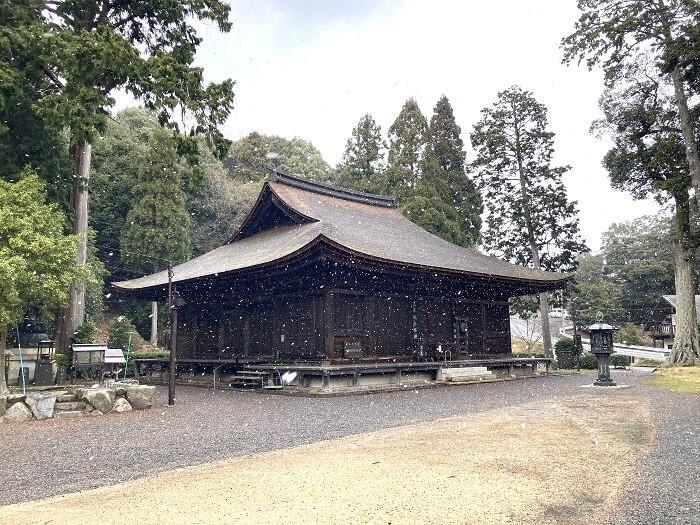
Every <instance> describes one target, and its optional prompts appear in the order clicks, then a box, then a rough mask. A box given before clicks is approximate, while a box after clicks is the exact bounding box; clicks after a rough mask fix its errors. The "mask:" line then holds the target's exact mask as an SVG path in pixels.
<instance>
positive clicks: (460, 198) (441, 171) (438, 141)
mask: <svg viewBox="0 0 700 525" xmlns="http://www.w3.org/2000/svg"><path fill="white" fill-rule="evenodd" d="M461 133H462V130H461V128H460V127H459V126H458V125H457V121H456V120H455V117H454V111H453V110H452V105H451V104H450V101H449V100H448V99H447V97H446V96H445V95H443V96H442V97H440V100H438V102H437V104H436V105H435V109H434V112H433V116H432V117H431V119H430V128H429V142H428V148H427V150H426V155H425V159H424V162H423V167H424V179H425V183H427V184H428V185H430V186H432V187H433V188H434V190H435V192H436V194H437V195H438V197H439V199H440V200H441V201H442V202H443V203H444V204H445V205H447V206H448V207H450V208H452V209H453V210H454V212H455V214H456V217H457V224H458V227H459V230H460V232H461V234H462V236H463V238H464V240H463V241H462V242H459V243H457V244H461V245H464V246H472V245H474V244H477V242H478V241H479V237H480V232H481V213H482V212H483V204H482V201H481V195H480V194H479V190H478V189H477V188H476V185H475V184H474V181H472V179H471V178H470V177H469V175H467V172H466V163H465V158H466V153H465V151H464V141H463V140H462V138H461ZM443 208H444V206H443ZM431 231H432V230H431ZM433 233H435V232H433Z"/></svg>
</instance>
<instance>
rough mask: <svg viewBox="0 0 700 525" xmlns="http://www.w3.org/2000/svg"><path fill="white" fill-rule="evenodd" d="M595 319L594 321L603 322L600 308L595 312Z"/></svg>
mask: <svg viewBox="0 0 700 525" xmlns="http://www.w3.org/2000/svg"><path fill="white" fill-rule="evenodd" d="M595 320H596V322H598V323H602V322H603V312H601V311H600V310H598V313H597V314H595Z"/></svg>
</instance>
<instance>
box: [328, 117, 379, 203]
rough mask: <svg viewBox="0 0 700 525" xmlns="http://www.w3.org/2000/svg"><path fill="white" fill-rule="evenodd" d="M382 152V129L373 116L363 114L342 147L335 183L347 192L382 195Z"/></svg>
mask: <svg viewBox="0 0 700 525" xmlns="http://www.w3.org/2000/svg"><path fill="white" fill-rule="evenodd" d="M385 149H386V144H385V143H384V140H383V139H382V130H381V128H380V127H379V125H378V124H377V123H376V122H375V120H374V118H372V115H370V114H369V113H366V114H365V115H363V116H362V118H361V119H360V121H359V122H358V123H357V126H355V127H354V128H353V130H352V135H351V136H350V138H349V139H348V141H347V143H346V145H345V152H344V153H343V159H342V161H341V163H340V165H339V166H338V170H337V171H338V177H337V183H338V184H339V185H340V186H343V187H346V188H351V189H355V190H360V191H368V192H372V193H382V191H384V186H385V182H384V181H383V177H384V169H385V165H384V155H385Z"/></svg>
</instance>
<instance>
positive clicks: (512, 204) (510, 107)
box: [471, 86, 587, 272]
mask: <svg viewBox="0 0 700 525" xmlns="http://www.w3.org/2000/svg"><path fill="white" fill-rule="evenodd" d="M481 113H482V119H481V120H480V121H479V122H478V123H477V124H476V125H475V126H474V131H473V133H472V135H471V140H472V144H473V145H474V148H475V149H476V159H475V161H474V163H473V165H472V166H473V168H474V170H475V179H476V181H477V184H478V187H479V189H480V190H481V195H482V197H483V199H484V204H485V207H486V210H487V218H486V230H485V231H484V233H483V245H484V248H485V249H486V250H487V251H488V252H490V253H492V254H494V255H497V256H500V257H502V258H505V259H507V260H509V261H511V262H513V263H516V264H522V265H524V266H534V267H535V268H542V269H543V270H548V271H555V272H561V271H572V270H574V269H575V268H576V256H577V254H579V253H581V252H585V251H587V248H586V245H585V244H584V242H583V240H582V239H581V235H580V230H579V219H578V211H577V209H576V202H575V201H570V200H569V199H568V197H567V195H566V188H565V187H564V183H563V181H562V177H563V175H564V174H565V173H566V172H568V171H569V169H570V167H569V166H552V156H553V154H554V133H552V132H551V131H549V130H548V129H547V109H546V108H545V106H544V105H543V104H541V103H539V102H537V100H535V98H534V96H533V95H532V93H530V92H529V91H525V90H523V89H521V88H520V87H518V86H513V87H511V88H509V89H507V90H505V91H502V92H500V93H499V94H498V100H497V101H496V102H495V103H494V104H493V106H491V107H487V108H485V109H483V110H482V112H481Z"/></svg>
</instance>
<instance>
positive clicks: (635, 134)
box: [598, 57, 700, 364]
mask: <svg viewBox="0 0 700 525" xmlns="http://www.w3.org/2000/svg"><path fill="white" fill-rule="evenodd" d="M651 68H653V65H650V64H648V61H647V59H646V58H644V57H642V58H640V60H639V61H638V62H637V63H634V64H630V65H628V66H627V67H625V69H624V72H623V74H621V75H619V76H618V81H617V83H616V85H615V87H614V88H608V89H607V90H606V92H605V94H604V95H603V97H602V99H601V103H600V106H601V109H602V110H603V114H604V116H605V119H604V120H603V121H602V122H599V123H598V126H599V127H602V128H603V129H605V130H607V131H608V132H609V134H610V135H611V136H612V138H613V140H614V146H613V148H612V149H611V150H610V151H609V152H608V153H607V154H606V156H605V160H604V165H605V167H606V168H607V170H608V172H609V173H610V180H611V183H612V186H613V187H614V188H616V189H620V190H625V191H628V192H630V193H631V194H632V195H633V196H634V197H635V198H639V199H643V198H646V197H649V196H654V197H656V198H657V200H659V201H661V202H665V201H667V200H669V199H671V200H672V201H673V204H674V206H675V210H674V224H673V228H672V229H671V232H670V234H669V236H670V238H671V251H672V253H673V261H674V268H675V285H676V295H677V296H678V302H677V313H676V327H675V340H674V344H673V351H672V353H671V357H670V361H671V362H672V363H678V364H692V363H699V362H700V336H699V334H698V323H697V317H696V307H695V287H696V284H695V273H694V259H695V252H696V251H697V248H698V246H699V245H700V237H699V236H698V231H697V227H696V226H695V225H694V221H693V220H692V218H691V213H692V212H693V211H694V210H693V208H695V207H694V206H691V202H692V201H691V200H690V188H691V176H690V170H689V167H688V160H687V157H686V156H685V154H684V150H685V144H684V138H683V134H682V132H681V128H682V126H681V125H680V118H679V112H678V108H677V105H676V101H675V99H674V95H673V86H672V83H671V82H670V81H668V82H665V83H663V82H659V81H657V79H655V78H654V77H653V76H652V75H650V74H649V70H650V69H651ZM690 112H691V116H692V117H693V121H694V122H695V123H697V121H698V117H699V116H700V108H698V107H694V108H693V107H691V108H690ZM694 133H696V134H697V129H694Z"/></svg>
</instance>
